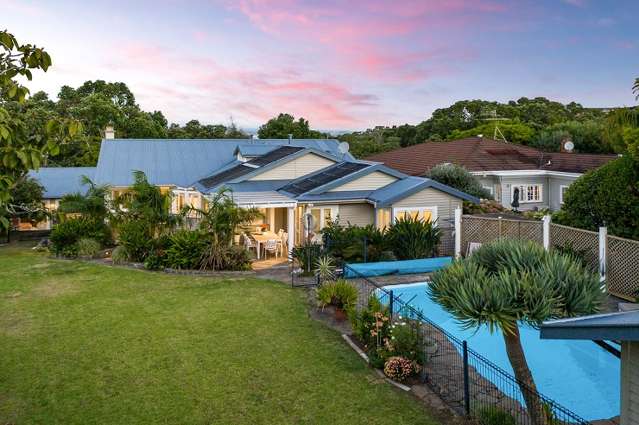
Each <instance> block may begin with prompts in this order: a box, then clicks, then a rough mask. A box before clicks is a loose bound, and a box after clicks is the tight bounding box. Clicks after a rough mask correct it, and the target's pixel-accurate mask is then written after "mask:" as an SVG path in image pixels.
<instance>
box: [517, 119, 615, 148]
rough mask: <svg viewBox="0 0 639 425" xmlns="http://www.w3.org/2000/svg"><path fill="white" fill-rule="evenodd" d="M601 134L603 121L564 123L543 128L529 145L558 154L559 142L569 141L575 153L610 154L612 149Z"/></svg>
mask: <svg viewBox="0 0 639 425" xmlns="http://www.w3.org/2000/svg"><path fill="white" fill-rule="evenodd" d="M603 132H604V122H603V120H592V121H566V122H561V123H557V124H553V125H551V126H549V127H546V128H544V129H543V130H541V131H540V132H539V134H538V135H537V136H536V137H535V139H534V140H532V141H531V143H529V144H530V145H531V146H532V147H535V148H537V149H541V150H543V151H546V152H559V150H560V148H561V142H562V141H563V140H565V139H570V140H571V141H572V142H573V143H574V145H575V151H576V152H582V153H583V152H586V153H610V152H612V147H611V146H609V145H608V143H607V141H605V140H604V139H603Z"/></svg>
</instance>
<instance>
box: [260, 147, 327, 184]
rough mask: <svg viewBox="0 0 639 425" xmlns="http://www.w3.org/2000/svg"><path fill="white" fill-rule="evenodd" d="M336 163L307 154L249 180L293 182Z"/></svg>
mask: <svg viewBox="0 0 639 425" xmlns="http://www.w3.org/2000/svg"><path fill="white" fill-rule="evenodd" d="M334 163H335V162H334V161H331V160H330V159H327V158H324V157H323V156H319V155H316V154H314V153H307V154H306V155H303V156H301V157H299V158H297V159H294V160H292V161H289V162H287V163H286V164H283V165H280V166H279V167H275V168H273V169H271V170H268V171H265V172H263V173H261V174H258V175H257V176H255V177H251V178H250V179H249V180H291V179H296V178H298V177H302V176H304V175H306V174H310V173H313V172H315V171H318V170H321V169H322V168H326V167H328V166H329V165H333V164H334Z"/></svg>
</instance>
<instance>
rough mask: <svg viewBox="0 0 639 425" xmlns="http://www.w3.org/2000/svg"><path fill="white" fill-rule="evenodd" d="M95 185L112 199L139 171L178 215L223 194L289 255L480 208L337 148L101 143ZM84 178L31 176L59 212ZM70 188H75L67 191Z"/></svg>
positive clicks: (317, 142)
mask: <svg viewBox="0 0 639 425" xmlns="http://www.w3.org/2000/svg"><path fill="white" fill-rule="evenodd" d="M84 170H85V171H86V174H88V175H90V176H92V180H93V182H94V183H96V184H101V185H102V184H104V185H109V186H110V188H111V190H112V196H113V197H115V196H117V195H118V194H119V193H121V192H123V191H126V190H127V189H128V188H129V187H130V186H131V184H132V183H133V175H132V173H133V171H136V170H139V171H143V172H144V173H145V174H146V176H147V178H148V180H149V182H150V183H152V184H154V185H156V186H158V187H160V189H161V190H163V191H170V192H171V193H172V194H173V201H172V202H173V205H172V211H173V212H174V213H177V212H179V211H180V210H181V209H182V207H184V206H186V205H191V206H194V207H198V208H200V207H202V206H203V205H204V203H205V200H206V198H207V197H210V196H211V195H213V194H215V193H216V192H217V191H219V190H220V189H222V188H228V189H230V190H231V192H230V193H231V195H230V196H232V197H233V200H234V202H235V203H236V204H237V205H238V206H241V207H255V208H259V209H260V210H261V211H262V213H263V216H264V217H263V218H262V219H258V221H257V222H255V223H254V224H255V225H256V226H257V225H261V226H264V227H267V228H268V229H270V230H272V231H278V230H279V229H282V230H284V231H286V232H287V233H288V238H289V240H288V242H289V243H288V246H289V247H291V246H294V244H298V243H300V242H301V241H303V240H305V238H306V237H308V236H313V235H317V234H318V233H319V231H320V230H322V228H323V227H324V226H326V225H327V224H328V223H329V222H331V221H333V220H339V222H340V223H343V224H347V223H350V224H354V225H360V226H363V225H375V226H377V227H379V228H383V227H385V226H387V225H389V224H390V223H391V222H392V220H394V219H395V218H397V217H400V216H405V215H411V216H417V217H421V218H424V219H427V220H432V221H434V222H436V223H437V225H439V226H442V227H444V228H450V226H451V223H452V221H453V218H454V217H453V216H454V210H455V208H458V207H460V206H461V204H462V201H463V200H466V201H471V202H478V199H476V198H474V197H472V196H470V195H468V194H466V193H463V192H460V191H458V190H456V189H453V188H451V187H448V186H445V185H443V184H440V183H438V182H435V181H433V180H430V179H426V178H422V177H414V176H409V175H407V174H405V173H402V172H400V171H397V170H394V169H392V168H389V167H387V166H385V165H383V164H380V163H377V162H371V161H358V160H355V158H353V156H351V155H350V154H349V153H348V152H347V151H346V150H345V149H344V146H343V145H342V147H341V148H340V144H339V141H338V140H330V139H305V140H296V139H284V140H281V139H273V140H271V139H267V140H254V139H246V140H242V139H216V140H202V139H198V140H166V139H163V140H149V139H115V138H112V139H111V138H107V139H104V140H103V141H102V145H101V148H100V155H99V159H98V164H97V167H95V168H92V169H84ZM79 174H81V170H80V169H68V168H41V169H40V170H39V171H38V172H33V173H32V175H33V176H34V177H36V178H38V180H40V182H41V184H42V185H43V186H44V187H45V188H46V193H47V197H48V202H50V203H52V204H55V202H56V200H57V199H59V197H61V196H62V195H64V194H65V193H70V192H73V191H77V190H78V181H79ZM61 182H66V186H65V187H62V185H61V184H60V183H61Z"/></svg>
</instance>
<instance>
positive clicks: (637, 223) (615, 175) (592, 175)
mask: <svg viewBox="0 0 639 425" xmlns="http://www.w3.org/2000/svg"><path fill="white" fill-rule="evenodd" d="M553 219H554V220H555V221H556V222H558V223H560V224H565V225H568V226H573V227H579V228H582V229H588V230H597V229H598V228H599V227H600V226H604V225H605V226H607V227H608V231H609V233H611V234H613V235H616V236H621V237H626V238H632V239H639V163H638V162H636V161H633V160H632V159H631V158H629V157H623V158H619V159H616V160H614V161H611V162H609V163H608V164H606V165H604V166H603V167H600V168H598V169H596V170H594V171H590V172H588V173H586V174H584V175H583V176H581V177H580V178H578V179H577V180H576V181H575V182H574V183H573V184H571V185H570V187H569V188H568V190H567V191H566V194H565V196H564V204H563V205H562V207H561V210H560V211H559V212H557V213H556V214H555V215H554V217H553Z"/></svg>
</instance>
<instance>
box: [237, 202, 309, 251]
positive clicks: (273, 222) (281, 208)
mask: <svg viewBox="0 0 639 425" xmlns="http://www.w3.org/2000/svg"><path fill="white" fill-rule="evenodd" d="M232 196H233V202H235V204H236V205H237V206H239V207H241V208H257V209H259V210H260V212H261V213H262V217H260V218H258V219H257V220H255V221H253V222H252V223H251V224H250V225H248V226H246V227H245V228H244V229H243V231H242V233H241V234H238V235H237V236H236V243H238V244H244V246H245V247H247V249H255V253H256V258H257V259H258V260H261V259H263V258H264V256H265V255H267V256H268V253H269V252H272V253H273V255H274V256H277V255H281V257H283V258H284V257H288V254H289V253H290V251H291V249H292V248H293V247H294V246H295V231H296V227H297V226H296V225H295V223H296V221H298V213H297V201H296V200H294V199H291V198H289V197H288V196H286V195H283V194H281V193H279V192H277V191H259V192H253V191H251V192H233V195H232ZM246 238H249V241H246ZM273 241H275V245H276V250H273V249H272V247H273V246H272V245H273ZM265 248H266V249H265Z"/></svg>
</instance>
